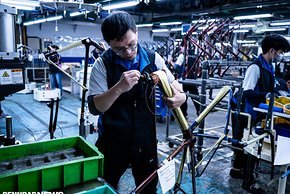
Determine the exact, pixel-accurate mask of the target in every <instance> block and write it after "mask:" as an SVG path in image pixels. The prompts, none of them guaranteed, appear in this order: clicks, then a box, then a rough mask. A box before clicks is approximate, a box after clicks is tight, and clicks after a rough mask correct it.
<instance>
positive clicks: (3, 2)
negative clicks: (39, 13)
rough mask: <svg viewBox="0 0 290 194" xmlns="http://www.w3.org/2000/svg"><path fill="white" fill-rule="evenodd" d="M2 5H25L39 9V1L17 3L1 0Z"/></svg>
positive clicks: (14, 0)
mask: <svg viewBox="0 0 290 194" xmlns="http://www.w3.org/2000/svg"><path fill="white" fill-rule="evenodd" d="M1 4H11V5H24V6H30V7H39V6H40V5H39V2H38V1H25V0H22V1H16V0H1Z"/></svg>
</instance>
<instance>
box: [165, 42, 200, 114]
mask: <svg viewBox="0 0 290 194" xmlns="http://www.w3.org/2000/svg"><path fill="white" fill-rule="evenodd" d="M183 45H184V43H183V42H182V43H181V44H180V46H179V48H178V50H179V55H178V58H177V60H176V62H173V61H172V59H170V60H169V61H168V63H169V64H170V65H171V66H172V67H173V70H174V72H175V74H176V76H175V77H176V79H185V78H188V79H196V75H194V74H195V71H194V70H193V71H191V72H190V73H189V74H188V75H186V77H184V75H185V74H186V71H187V70H188V69H190V68H191V67H192V65H193V63H194V61H195V60H196V57H195V56H194V55H193V53H192V52H191V51H193V50H190V51H189V52H188V63H190V64H188V65H187V68H185V65H186V64H185V55H184V53H185V52H186V51H185V48H184V46H183ZM183 90H184V92H189V93H190V94H195V95H198V88H197V86H195V85H183ZM191 100H192V102H193V104H194V106H195V109H196V114H197V115H199V110H200V105H199V104H198V102H196V101H194V99H193V98H192V97H191ZM180 108H181V111H182V113H183V115H184V116H185V117H186V118H187V117H188V113H187V109H188V105H187V101H186V102H185V103H184V104H182V105H181V107H180Z"/></svg>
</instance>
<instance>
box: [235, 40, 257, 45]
mask: <svg viewBox="0 0 290 194" xmlns="http://www.w3.org/2000/svg"><path fill="white" fill-rule="evenodd" d="M237 42H238V43H240V44H254V43H256V41H255V40H237Z"/></svg>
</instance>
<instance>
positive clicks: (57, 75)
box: [47, 45, 63, 95]
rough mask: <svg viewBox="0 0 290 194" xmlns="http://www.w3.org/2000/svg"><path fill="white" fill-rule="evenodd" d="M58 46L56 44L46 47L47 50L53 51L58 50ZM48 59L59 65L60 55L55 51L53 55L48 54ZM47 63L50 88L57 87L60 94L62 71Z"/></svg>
mask: <svg viewBox="0 0 290 194" xmlns="http://www.w3.org/2000/svg"><path fill="white" fill-rule="evenodd" d="M58 49H59V47H58V46H57V45H50V46H48V47H47V50H48V52H55V51H56V50H58ZM49 59H50V60H51V61H52V62H54V63H55V64H56V65H58V66H59V67H61V57H60V55H59V54H58V53H57V52H55V53H54V54H53V55H51V56H49ZM48 65H49V71H50V75H49V78H50V88H51V89H55V88H59V89H60V93H61V95H62V74H63V73H62V71H61V70H60V69H58V68H57V67H55V66H54V65H53V64H50V63H49V64H48Z"/></svg>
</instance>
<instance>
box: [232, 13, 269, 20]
mask: <svg viewBox="0 0 290 194" xmlns="http://www.w3.org/2000/svg"><path fill="white" fill-rule="evenodd" d="M269 17H273V14H269V13H266V14H257V15H245V16H236V17H234V20H247V19H258V18H269Z"/></svg>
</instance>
